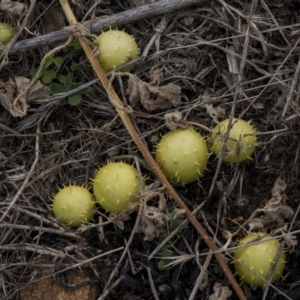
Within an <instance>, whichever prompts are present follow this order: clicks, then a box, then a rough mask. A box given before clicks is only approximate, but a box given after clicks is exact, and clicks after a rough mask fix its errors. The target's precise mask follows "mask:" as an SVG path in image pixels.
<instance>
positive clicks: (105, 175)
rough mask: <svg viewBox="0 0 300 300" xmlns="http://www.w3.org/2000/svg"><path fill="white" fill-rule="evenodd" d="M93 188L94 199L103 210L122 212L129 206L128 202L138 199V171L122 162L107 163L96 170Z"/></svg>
mask: <svg viewBox="0 0 300 300" xmlns="http://www.w3.org/2000/svg"><path fill="white" fill-rule="evenodd" d="M142 181H143V180H142ZM143 184H144V182H143ZM93 189H94V195H95V197H96V200H97V201H98V203H99V204H100V205H101V206H102V207H103V208H104V209H105V210H107V211H108V212H111V213H119V212H123V211H125V210H127V209H128V208H130V204H132V203H135V202H137V201H139V195H140V193H141V192H140V190H141V188H140V181H139V175H138V171H137V170H136V169H135V168H134V167H133V166H131V165H128V164H126V163H123V162H111V163H108V164H107V165H105V166H104V167H102V168H101V169H100V170H99V171H98V173H97V175H96V177H95V179H94V181H93Z"/></svg>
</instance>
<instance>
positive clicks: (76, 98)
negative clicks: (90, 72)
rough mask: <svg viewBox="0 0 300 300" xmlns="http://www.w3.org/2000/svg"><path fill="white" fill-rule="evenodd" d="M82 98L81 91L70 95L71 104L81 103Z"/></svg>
mask: <svg viewBox="0 0 300 300" xmlns="http://www.w3.org/2000/svg"><path fill="white" fill-rule="evenodd" d="M81 100H82V96H81V95H80V93H75V94H73V95H70V96H69V97H68V102H69V104H70V105H73V106H75V105H78V104H80V103H81Z"/></svg>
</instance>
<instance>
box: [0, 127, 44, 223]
mask: <svg viewBox="0 0 300 300" xmlns="http://www.w3.org/2000/svg"><path fill="white" fill-rule="evenodd" d="M39 157H40V128H39V125H38V126H37V129H36V139H35V159H34V161H33V164H32V165H31V168H30V170H29V172H28V174H27V176H26V178H25V180H24V182H23V184H22V186H21V188H20V190H19V191H18V192H17V193H16V194H15V196H14V198H13V200H12V201H11V203H10V204H9V206H8V208H7V209H6V211H5V212H4V214H3V215H2V217H1V218H0V223H1V222H2V221H3V220H4V218H5V217H6V215H7V214H8V212H9V211H10V210H11V208H12V207H13V206H14V204H15V203H16V202H17V200H18V199H19V197H20V195H21V194H22V193H23V191H24V189H25V188H26V185H27V183H28V181H29V179H30V177H31V175H32V174H33V172H34V170H35V167H36V165H37V163H38V161H39Z"/></svg>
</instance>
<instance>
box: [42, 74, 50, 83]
mask: <svg viewBox="0 0 300 300" xmlns="http://www.w3.org/2000/svg"><path fill="white" fill-rule="evenodd" d="M41 80H42V83H43V84H50V83H51V82H52V78H51V76H49V75H48V74H44V75H43V76H42V79H41Z"/></svg>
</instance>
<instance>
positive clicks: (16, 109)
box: [0, 77, 49, 117]
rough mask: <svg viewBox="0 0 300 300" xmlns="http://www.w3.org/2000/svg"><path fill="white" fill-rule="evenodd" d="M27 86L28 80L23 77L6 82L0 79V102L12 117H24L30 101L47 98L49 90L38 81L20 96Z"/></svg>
mask: <svg viewBox="0 0 300 300" xmlns="http://www.w3.org/2000/svg"><path fill="white" fill-rule="evenodd" d="M29 84H30V79H28V78H25V77H15V79H14V80H13V79H12V78H9V80H8V82H4V81H3V80H1V79H0V102H1V104H2V105H3V106H4V108H6V109H7V110H8V111H9V112H10V113H11V114H12V115H13V116H14V117H23V116H25V115H26V114H27V109H28V103H29V102H30V101H32V100H34V99H38V98H43V97H48V96H49V88H48V87H47V86H45V85H43V84H42V83H41V82H40V81H37V82H36V83H35V84H34V85H33V86H32V87H31V88H30V89H29V91H28V92H27V93H24V94H22V93H23V92H24V91H26V89H27V88H28V86H29Z"/></svg>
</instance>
